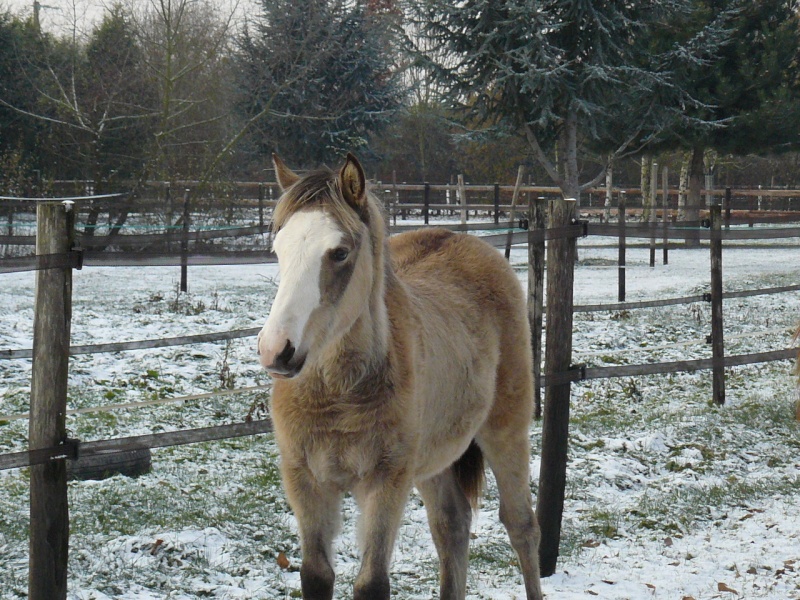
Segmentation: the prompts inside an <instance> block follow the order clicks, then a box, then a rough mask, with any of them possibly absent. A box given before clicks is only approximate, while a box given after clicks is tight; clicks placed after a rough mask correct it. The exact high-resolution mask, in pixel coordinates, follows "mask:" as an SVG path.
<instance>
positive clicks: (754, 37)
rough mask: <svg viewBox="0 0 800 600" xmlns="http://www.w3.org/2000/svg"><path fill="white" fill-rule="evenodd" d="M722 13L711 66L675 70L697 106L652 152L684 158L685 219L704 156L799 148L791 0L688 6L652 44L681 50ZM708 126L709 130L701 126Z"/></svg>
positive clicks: (718, 0) (797, 20) (798, 40)
mask: <svg viewBox="0 0 800 600" xmlns="http://www.w3.org/2000/svg"><path fill="white" fill-rule="evenodd" d="M721 12H728V13H729V14H732V15H733V16H732V19H731V21H730V23H729V27H730V29H731V34H730V36H729V37H728V40H727V41H726V43H725V44H723V45H722V46H721V47H720V48H719V50H718V52H717V56H716V58H715V60H714V61H711V62H709V63H707V64H698V65H693V66H690V67H689V68H686V69H682V70H677V71H676V73H675V77H676V81H677V82H678V84H679V85H680V86H681V87H682V88H683V89H685V90H687V91H688V93H689V94H691V95H692V96H693V97H694V98H696V99H697V100H698V102H697V103H695V104H694V105H693V106H690V107H687V109H686V111H685V113H684V114H683V115H682V118H681V119H678V120H676V121H675V122H673V123H672V124H671V125H670V126H669V127H667V128H665V129H664V130H662V131H661V132H659V133H658V134H657V135H656V138H657V141H658V147H659V148H662V149H669V150H674V149H680V150H685V151H687V152H688V154H689V192H690V193H689V198H688V200H687V207H688V209H689V212H688V214H687V218H689V219H690V220H694V219H697V218H698V213H697V211H698V209H699V207H700V204H701V198H700V190H701V187H702V185H703V172H704V165H703V157H704V155H705V153H706V150H712V149H713V150H715V151H716V152H719V153H720V154H742V155H744V154H753V153H763V152H771V153H780V152H784V151H788V150H793V149H798V148H800V77H798V63H799V61H800V15H799V14H798V9H797V5H796V3H795V2H794V0H755V1H753V2H746V3H742V2H740V1H739V0H693V2H692V11H691V12H690V13H688V14H684V15H680V16H676V17H673V18H672V19H671V20H670V21H669V22H667V23H665V27H663V28H662V29H660V30H659V31H658V32H657V35H656V36H654V37H653V44H654V47H655V48H656V51H658V50H659V49H661V48H664V47H669V46H671V45H674V44H680V43H682V42H683V40H684V39H685V38H686V36H687V35H688V34H690V32H692V31H698V30H702V29H703V28H704V27H706V26H707V24H708V23H709V22H711V21H712V20H713V19H714V18H715V15H717V14H719V13H721ZM709 123H713V124H715V126H713V127H708V126H704V125H703V124H709Z"/></svg>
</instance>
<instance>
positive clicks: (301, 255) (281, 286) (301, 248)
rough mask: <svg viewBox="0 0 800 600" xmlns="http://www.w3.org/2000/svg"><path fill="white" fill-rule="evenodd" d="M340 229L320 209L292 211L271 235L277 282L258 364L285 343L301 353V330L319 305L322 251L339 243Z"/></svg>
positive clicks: (267, 361) (266, 362)
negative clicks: (276, 290)
mask: <svg viewBox="0 0 800 600" xmlns="http://www.w3.org/2000/svg"><path fill="white" fill-rule="evenodd" d="M341 241H342V232H341V231H340V230H339V228H338V226H337V225H336V222H335V221H334V220H333V218H331V216H330V215H328V214H327V213H326V212H324V211H322V210H311V211H301V212H298V213H295V214H294V215H292V216H291V217H289V220H288V221H287V222H286V224H285V225H284V226H283V227H282V228H281V230H280V231H279V232H278V233H277V235H276V236H275V239H274V241H273V244H272V247H273V249H274V250H275V253H276V254H277V255H278V271H279V274H280V281H279V283H278V293H277V295H276V296H275V301H274V302H273V303H272V309H271V310H270V313H269V317H268V318H267V322H266V323H265V324H264V327H263V328H262V330H261V333H259V334H258V349H259V353H260V355H261V363H262V364H263V365H264V366H268V365H269V364H270V362H271V361H272V359H273V358H274V357H275V356H276V355H277V354H280V352H281V351H282V350H283V349H284V347H285V346H286V343H287V342H289V343H291V344H292V346H294V347H295V348H296V350H297V352H298V353H301V354H305V353H306V352H307V351H308V348H307V347H306V346H305V345H304V340H303V332H304V330H305V327H306V324H307V323H308V319H309V317H310V316H311V313H312V312H313V311H314V309H315V308H317V307H318V306H319V304H320V299H321V296H320V289H319V280H320V271H321V269H322V261H323V260H324V258H325V255H326V253H327V252H328V251H329V250H332V249H334V248H336V247H337V246H339V244H340V243H341Z"/></svg>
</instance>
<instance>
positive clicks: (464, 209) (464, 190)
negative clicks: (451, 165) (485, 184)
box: [456, 174, 469, 225]
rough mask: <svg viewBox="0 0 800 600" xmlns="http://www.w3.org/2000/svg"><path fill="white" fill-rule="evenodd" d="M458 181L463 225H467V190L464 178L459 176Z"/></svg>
mask: <svg viewBox="0 0 800 600" xmlns="http://www.w3.org/2000/svg"><path fill="white" fill-rule="evenodd" d="M456 181H457V182H458V183H457V185H458V198H459V201H460V202H461V224H462V225H465V224H466V222H467V219H468V218H469V210H468V209H467V188H466V187H465V186H464V176H463V175H461V174H459V176H458V178H457V179H456Z"/></svg>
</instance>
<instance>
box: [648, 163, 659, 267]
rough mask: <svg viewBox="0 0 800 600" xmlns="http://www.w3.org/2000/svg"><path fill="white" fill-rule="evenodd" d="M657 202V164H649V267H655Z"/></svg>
mask: <svg viewBox="0 0 800 600" xmlns="http://www.w3.org/2000/svg"><path fill="white" fill-rule="evenodd" d="M657 201H658V163H657V162H656V161H653V162H652V163H651V164H650V215H649V219H648V225H649V228H650V267H651V268H654V267H655V266H656V208H657V205H656V202H657Z"/></svg>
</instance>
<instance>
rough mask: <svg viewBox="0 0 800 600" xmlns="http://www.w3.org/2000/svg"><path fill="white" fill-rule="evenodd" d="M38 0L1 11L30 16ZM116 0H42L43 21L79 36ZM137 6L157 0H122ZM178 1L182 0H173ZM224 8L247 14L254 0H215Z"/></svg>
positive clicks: (4, 4) (2, 6) (50, 28)
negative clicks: (73, 31)
mask: <svg viewBox="0 0 800 600" xmlns="http://www.w3.org/2000/svg"><path fill="white" fill-rule="evenodd" d="M34 1H35V0H0V12H2V11H4V10H9V11H11V12H12V13H14V14H21V15H24V16H30V15H31V14H33V4H34ZM114 1H115V0H39V4H40V9H39V21H40V23H41V26H42V29H43V30H44V31H46V32H48V33H54V34H58V33H66V32H71V31H72V30H73V26H75V27H74V29H75V30H76V32H77V33H78V35H79V36H82V35H86V34H88V33H90V32H91V29H92V27H93V26H94V25H95V24H96V23H97V22H98V21H99V20H100V19H101V18H102V16H103V11H104V10H105V8H106V7H107V6H111V5H112V4H113V3H114ZM120 1H121V2H123V3H125V4H128V3H130V4H132V5H134V6H136V7H137V8H144V7H146V6H147V5H148V4H150V3H151V2H155V1H156V0H120ZM172 1H173V2H177V1H179V0H172ZM213 4H214V6H216V7H218V8H219V9H220V10H222V8H223V7H224V6H226V5H228V6H230V7H231V9H232V10H235V11H236V13H237V14H238V15H240V16H241V18H244V16H245V13H246V10H247V8H248V7H250V6H252V0H213Z"/></svg>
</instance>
